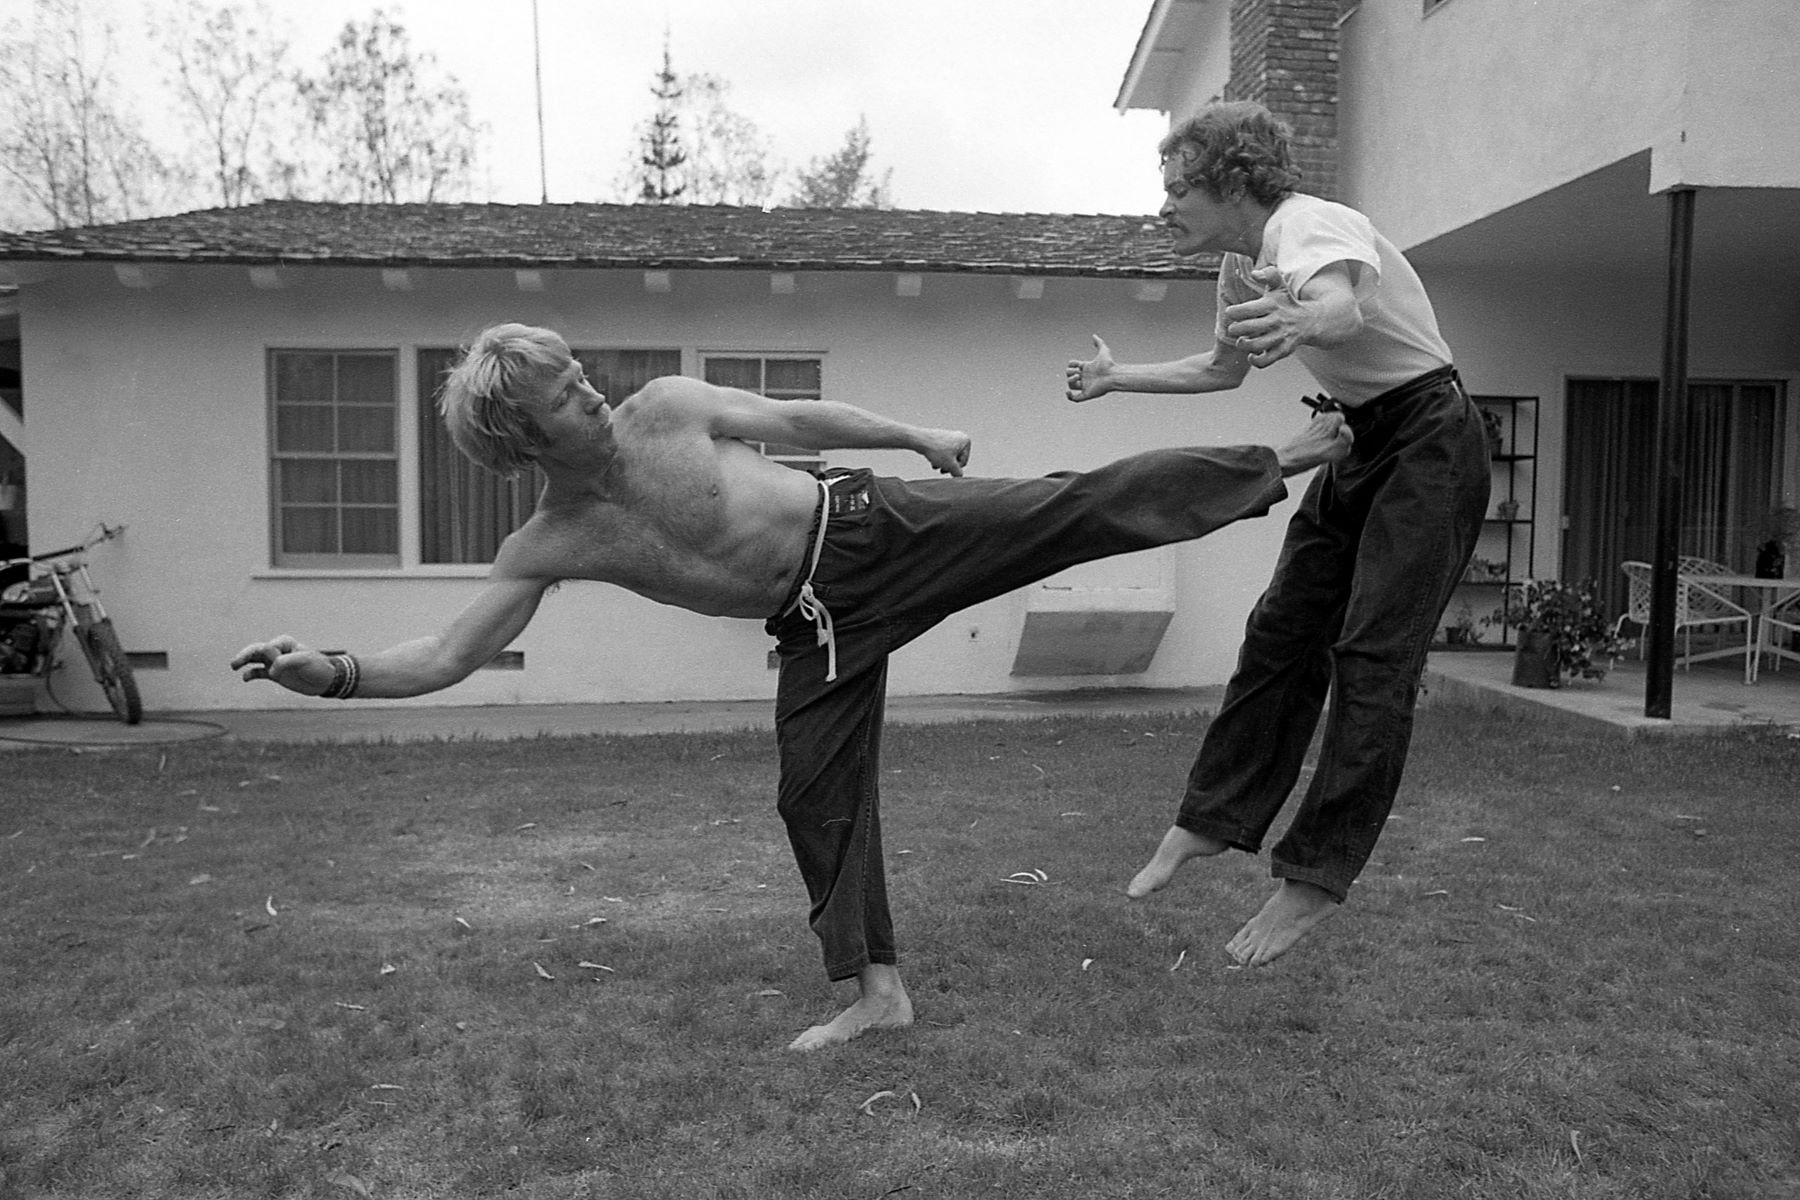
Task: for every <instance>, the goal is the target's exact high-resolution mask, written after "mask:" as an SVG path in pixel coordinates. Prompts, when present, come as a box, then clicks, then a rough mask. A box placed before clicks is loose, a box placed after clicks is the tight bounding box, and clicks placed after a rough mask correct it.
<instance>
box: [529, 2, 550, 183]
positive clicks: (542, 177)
mask: <svg viewBox="0 0 1800 1200" xmlns="http://www.w3.org/2000/svg"><path fill="white" fill-rule="evenodd" d="M531 69H532V74H533V75H534V76H535V78H536V80H537V118H538V187H539V188H540V189H541V190H540V192H539V195H538V203H540V204H548V203H550V175H549V173H548V171H547V170H546V169H545V166H544V53H543V50H542V49H541V43H540V42H539V40H538V0H531Z"/></svg>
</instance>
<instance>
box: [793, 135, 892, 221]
mask: <svg viewBox="0 0 1800 1200" xmlns="http://www.w3.org/2000/svg"><path fill="white" fill-rule="evenodd" d="M871 140H872V139H871V138H870V135H869V121H868V118H867V117H860V118H858V119H857V122H856V125H855V127H854V128H852V129H851V130H850V132H849V133H847V134H845V135H844V144H843V145H842V146H841V147H839V148H838V149H837V151H836V152H835V153H832V154H827V155H825V156H824V157H822V158H815V159H813V160H812V162H811V163H809V164H808V165H807V167H806V169H805V170H803V171H801V172H800V174H799V177H798V178H797V180H796V181H795V184H794V189H793V191H792V192H791V193H790V194H789V196H788V200H787V206H788V207H790V208H889V207H891V206H892V204H893V199H892V196H893V189H892V184H891V182H890V181H891V180H892V178H893V174H894V172H893V171H892V170H888V171H884V172H882V174H881V178H880V179H877V178H875V174H874V171H873V170H872V169H871V167H870V165H869V159H870V157H871V151H870V148H869V145H870V141H871Z"/></svg>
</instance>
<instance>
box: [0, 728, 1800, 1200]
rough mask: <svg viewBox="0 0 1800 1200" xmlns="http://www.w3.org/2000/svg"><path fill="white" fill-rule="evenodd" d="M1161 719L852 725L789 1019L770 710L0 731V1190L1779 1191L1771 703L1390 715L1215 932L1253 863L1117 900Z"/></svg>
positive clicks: (1186, 736)
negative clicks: (1723, 728)
mask: <svg viewBox="0 0 1800 1200" xmlns="http://www.w3.org/2000/svg"><path fill="white" fill-rule="evenodd" d="M1202 723H1203V719H1200V718H1176V717H1147V718H1146V717H1138V718H1124V719H1121V718H1081V719H1076V718H1070V719H1051V720H1039V721H1031V722H993V723H971V724H964V725H956V726H922V727H896V728H892V729H890V730H889V731H888V735H887V755H886V764H885V765H886V772H887V773H886V775H885V777H884V780H883V786H884V789H885V797H884V798H885V812H884V816H885V818H886V821H885V829H884V833H885V838H886V842H887V847H888V854H889V866H890V874H891V879H892V887H893V893H894V904H895V911H896V917H897V920H898V923H899V927H900V935H901V939H902V945H903V947H904V949H905V953H906V964H905V967H904V970H905V972H906V978H907V981H908V984H909V987H910V990H911V992H912V996H913V1000H914V1003H915V1005H916V1007H917V1012H918V1023H917V1024H916V1025H915V1026H914V1027H913V1028H911V1029H909V1030H904V1031H888V1032H877V1033H872V1034H870V1035H868V1036H866V1037H864V1038H862V1039H860V1040H858V1041H856V1042H853V1043H851V1044H850V1045H848V1046H844V1047H840V1048H838V1049H836V1050H832V1051H826V1052H823V1053H819V1054H811V1055H800V1054H793V1053H789V1052H787V1051H785V1050H784V1049H783V1047H784V1046H785V1045H786V1043H787V1042H788V1041H789V1039H791V1038H792V1037H793V1036H794V1034H796V1033H797V1032H799V1031H800V1030H801V1029H803V1028H805V1027H806V1026H808V1025H811V1024H813V1023H815V1022H818V1021H821V1020H824V1019H826V1018H827V1017H829V1016H830V1015H832V1014H833V1013H834V1012H836V1011H837V1010H838V1009H839V1008H841V1007H842V1006H843V1005H844V1004H845V1003H847V1002H848V1001H849V999H850V998H851V993H850V991H849V990H847V985H837V986H835V987H834V986H833V985H829V984H827V983H826V982H825V981H824V978H823V976H822V974H821V972H820V969H819V957H818V950H817V944H816V943H815V941H814V940H813V938H812V935H811V933H810V932H809V931H808V930H807V928H806V923H805V910H806V904H805V897H804V893H803V891H802V889H801V887H800V884H799V880H798V876H797V874H796V872H795V870H794V867H793V865H792V862H791V860H790V858H789V852H788V848H787V842H786V838H785V835H784V834H783V832H782V829H781V825H780V823H779V821H778V820H777V818H776V817H775V815H774V811H773V795H774V767H773V764H774V746H773V738H772V736H771V735H768V734H762V733H742V734H685V735H671V736H651V737H619V738H592V739H545V740H537V741H527V742H455V743H437V744H427V745H417V744H414V745H387V746H330V747H302V746H266V747H258V746H239V745H228V744H222V743H201V744H192V743H190V744H186V745H179V746H171V747H167V748H163V749H155V748H152V749H141V750H130V751H114V752H106V753H86V754H72V753H69V752H67V751H48V750H43V751H39V750H33V751H23V752H17V753H7V754H5V755H0V777H4V780H5V782H4V785H3V786H0V889H3V905H4V908H3V911H4V913H5V920H4V923H3V924H0V981H3V984H4V987H3V989H0V1172H3V1176H0V1197H36V1196H55V1197H83V1198H84V1200H91V1198H99V1197H133V1198H141V1197H180V1198H182V1200H203V1198H209V1197H233V1198H235V1197H255V1196H267V1197H290V1196H320V1197H336V1198H339V1200H354V1198H355V1197H359V1196H368V1197H378V1198H389V1197H471V1196H489V1195H499V1194H508V1195H514V1196H520V1197H531V1198H543V1200H550V1198H563V1197H588V1196H591V1197H629V1198H637V1197H646V1198H649V1197H669V1198H671V1200H674V1198H680V1200H703V1198H707V1197H739V1198H744V1200H763V1198H767V1197H773V1198H786V1197H830V1198H834V1200H836V1198H841V1197H849V1198H866V1200H876V1198H877V1197H884V1196H905V1197H907V1200H922V1198H925V1197H968V1196H1020V1197H1052V1198H1063V1197H1071V1198H1079V1200H1086V1198H1090V1197H1161V1196H1169V1197H1239V1196H1242V1197H1282V1198H1318V1200H1325V1198H1342V1200H1371V1198H1376V1197H1391V1198H1396V1200H1398V1198H1402V1197H1416V1198H1418V1200H1442V1198H1445V1197H1465V1196H1467V1197H1494V1198H1496V1200H1531V1198H1536V1197H1580V1198H1599V1197H1609V1198H1610V1197H1617V1198H1620V1200H1656V1198H1665V1197H1666V1198H1671V1200H1673V1198H1678V1197H1679V1198H1687V1197H1715V1198H1738V1197H1742V1198H1746V1200H1764V1198H1768V1200H1774V1198H1776V1197H1783V1198H1788V1197H1794V1196H1796V1195H1800V901H1797V900H1796V896H1795V885H1796V880H1797V872H1796V863H1797V862H1800V740H1794V739H1790V738H1785V737H1782V736H1781V735H1779V734H1772V733H1761V734H1758V733H1744V734H1736V735H1730V736H1719V737H1714V738H1706V739H1682V740H1650V741H1636V742H1634V741H1629V740H1625V739H1622V738H1618V737H1616V736H1591V735H1583V734H1580V733H1575V732H1571V731H1568V730H1565V729H1563V728H1561V727H1558V726H1556V725H1552V724H1548V723H1538V722H1535V721H1532V720H1530V719H1514V718H1507V717H1503V716H1498V715H1495V714H1490V713H1473V712H1469V711H1465V710H1458V709H1454V708H1427V709H1426V710H1424V711H1423V712H1422V714H1421V721H1420V727H1419V731H1418V735H1417V738H1416V739H1415V749H1414V753H1413V759H1412V765H1411V768H1410V769H1409V772H1408V775H1407V779H1406V783H1405V786H1404V788H1403V789H1402V792H1401V796H1400V800H1399V802H1398V804H1397V806H1396V808H1395V815H1394V819H1393V821H1392V822H1391V824H1390V825H1389V827H1388V830H1387V833H1386V835H1385V836H1384V838H1383V840H1382V842H1381V844H1380V846H1379V847H1377V850H1376V856H1375V861H1374V862H1372V863H1371V864H1370V866H1369V868H1368V870H1367V871H1366V872H1365V873H1364V876H1363V878H1362V880H1361V881H1360V882H1359V883H1358V885H1357V887H1356V889H1355V892H1354V894H1353V896H1352V899H1351V903H1350V904H1349V905H1347V906H1346V907H1345V909H1344V910H1343V911H1342V912H1341V913H1340V914H1339V915H1338V916H1337V918H1336V919H1335V920H1334V921H1332V922H1330V923H1328V924H1327V925H1326V926H1324V927H1323V928H1322V929H1321V930H1320V931H1319V932H1318V933H1317V934H1315V935H1314V936H1313V938H1312V939H1310V940H1309V941H1308V942H1306V943H1304V944H1303V945H1302V946H1301V947H1300V948H1298V949H1297V950H1295V951H1294V952H1293V953H1291V954H1289V955H1288V956H1287V957H1286V958H1284V959H1282V960H1281V961H1280V962H1278V963H1276V964H1274V965H1272V966H1270V967H1267V968H1263V969H1260V970H1248V969H1241V968H1237V967H1234V966H1232V965H1229V959H1228V958H1227V957H1226V956H1225V954H1224V953H1223V950H1222V946H1223V944H1224V943H1225V941H1226V940H1227V939H1228V938H1229V937H1230V936H1231V934H1232V933H1233V932H1234V931H1235V929H1236V928H1237V926H1238V925H1239V924H1240V923H1241V922H1242V921H1243V920H1244V919H1245V918H1246V917H1247V916H1248V915H1249V914H1250V913H1251V912H1253V911H1254V910H1255V908H1256V907H1257V906H1258V905H1259V904H1260V903H1261V902H1262V899H1263V897H1264V895H1265V894H1266V892H1267V890H1268V887H1269V883H1268V880H1267V877H1266V863H1263V862H1257V861H1252V860H1251V859H1250V858H1248V857H1247V856H1244V855H1232V856H1230V857H1228V858H1225V859H1220V860H1214V861H1211V862H1201V863H1194V864H1190V866H1189V867H1188V868H1187V870H1186V872H1185V873H1184V874H1183V875H1181V876H1180V877H1179V878H1178V879H1177V880H1176V882H1175V883H1174V884H1173V885H1172V886H1171V887H1170V888H1168V889H1167V890H1166V891H1164V892H1161V893H1158V894H1157V895H1155V896H1153V897H1150V898H1149V899H1147V900H1143V901H1137V902H1128V901H1126V900H1125V898H1124V896H1123V894H1122V889H1123V885H1124V883H1125V881H1126V880H1127V879H1129V878H1130V876H1131V874H1132V872H1133V871H1135V870H1136V868H1137V867H1138V866H1140V865H1141V864H1142V861H1143V860H1144V859H1145V858H1146V857H1147V856H1148V854H1149V853H1150V851H1151V850H1152V849H1153V848H1154V846H1155V844H1156V841H1157V839H1158V838H1159V837H1160V836H1161V834H1162V831H1163V830H1164V829H1165V828H1166V827H1167V825H1168V822H1169V819H1170V817H1171V815H1172V813H1173V809H1174V802H1175V799H1176V797H1177V795H1178V791H1179V787H1180V783H1181V781H1182V779H1183V778H1184V776H1185V774H1186V769H1187V765H1188V760H1189V758H1190V756H1191V754H1192V751H1193V748H1194V746H1195V744H1196V737H1197V734H1198V731H1199V728H1200V726H1201V724H1202ZM1279 828H1280V824H1279V823H1278V826H1277V831H1279ZM1029 872H1041V873H1042V875H1043V876H1044V877H1045V878H1044V881H1043V882H1041V883H1039V882H1029V883H1028V882H1015V881H1013V880H1018V879H1025V878H1035V876H1029V875H1027V874H1021V873H1029Z"/></svg>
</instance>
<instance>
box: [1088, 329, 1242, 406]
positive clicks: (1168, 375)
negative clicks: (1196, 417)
mask: <svg viewBox="0 0 1800 1200" xmlns="http://www.w3.org/2000/svg"><path fill="white" fill-rule="evenodd" d="M1249 373H1250V360H1249V359H1248V358H1246V357H1245V356H1244V353H1243V351H1241V350H1239V349H1238V348H1237V347H1236V346H1234V345H1226V344H1225V343H1223V342H1220V341H1217V340H1215V341H1214V342H1213V347H1212V349H1210V350H1207V351H1204V352H1202V353H1200V354H1192V355H1189V356H1188V357H1187V358H1179V359H1176V360H1175V361H1174V362H1164V363H1137V364H1130V363H1119V362H1114V361H1113V356H1112V348H1111V347H1109V346H1108V345H1107V344H1106V343H1105V342H1104V341H1102V340H1101V339H1100V335H1099V334H1095V335H1094V357H1092V358H1090V359H1079V358H1072V359H1070V360H1069V367H1068V374H1067V395H1068V397H1069V399H1070V400H1072V401H1074V402H1075V403H1077V404H1079V403H1081V402H1082V401H1084V400H1092V399H1094V398H1095V397H1096V396H1104V395H1106V393H1108V392H1179V393H1184V394H1196V393H1200V392H1226V391H1230V390H1231V389H1232V388H1234V387H1236V386H1237V385H1238V384H1240V383H1242V382H1244V376H1246V375H1248V374H1249Z"/></svg>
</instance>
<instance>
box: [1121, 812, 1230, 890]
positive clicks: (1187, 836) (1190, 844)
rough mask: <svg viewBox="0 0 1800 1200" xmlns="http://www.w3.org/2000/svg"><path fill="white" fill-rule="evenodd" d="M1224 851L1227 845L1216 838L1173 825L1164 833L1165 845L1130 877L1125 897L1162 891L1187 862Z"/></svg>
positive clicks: (1163, 843) (1163, 841) (1157, 849)
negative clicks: (1142, 867) (1141, 868)
mask: <svg viewBox="0 0 1800 1200" xmlns="http://www.w3.org/2000/svg"><path fill="white" fill-rule="evenodd" d="M1225 850H1226V846H1225V843H1224V842H1221V841H1219V840H1218V839H1217V838H1209V837H1203V836H1201V835H1200V834H1197V833H1190V832H1189V831H1188V830H1185V829H1183V828H1182V827H1181V826H1179V825H1171V826H1169V832H1167V833H1165V834H1163V840H1162V845H1160V846H1158V847H1157V848H1156V853H1155V854H1153V855H1151V857H1150V861H1149V862H1148V863H1145V864H1144V869H1143V870H1141V871H1139V872H1138V873H1137V874H1136V875H1134V876H1132V877H1131V882H1130V883H1129V884H1127V885H1126V886H1125V894H1126V895H1127V896H1129V897H1131V898H1132V899H1133V900H1141V899H1143V898H1144V897H1145V896H1148V895H1149V894H1150V893H1151V892H1155V891H1160V890H1161V889H1162V887H1163V885H1164V884H1166V883H1168V882H1169V880H1170V879H1172V878H1174V876H1175V872H1176V871H1178V870H1179V869H1180V868H1181V864H1182V863H1184V862H1186V861H1187V860H1188V859H1190V858H1205V857H1210V856H1212V855H1214V854H1223V853H1224V852H1225Z"/></svg>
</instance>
